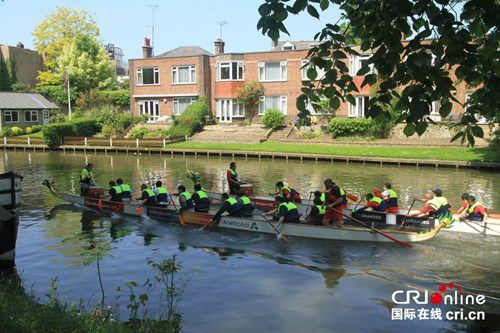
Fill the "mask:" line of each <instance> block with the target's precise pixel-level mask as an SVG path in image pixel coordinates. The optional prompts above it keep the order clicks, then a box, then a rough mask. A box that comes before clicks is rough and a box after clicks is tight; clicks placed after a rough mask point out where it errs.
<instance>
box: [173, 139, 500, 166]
mask: <svg viewBox="0 0 500 333" xmlns="http://www.w3.org/2000/svg"><path fill="white" fill-rule="evenodd" d="M169 147H171V148H183V149H212V150H240V151H252V152H255V151H258V152H276V153H299V154H323V155H337V156H359V157H385V158H404V159H432V160H446V161H467V162H500V152H498V151H495V150H493V149H491V148H487V147H478V148H467V147H384V146H351V145H349V146H334V145H319V144H298V143H282V142H264V143H241V142H237V143H233V142H178V143H173V144H170V145H169Z"/></svg>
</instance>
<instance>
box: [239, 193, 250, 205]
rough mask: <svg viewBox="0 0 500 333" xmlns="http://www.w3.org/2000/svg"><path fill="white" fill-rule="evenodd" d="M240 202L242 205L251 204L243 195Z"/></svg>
mask: <svg viewBox="0 0 500 333" xmlns="http://www.w3.org/2000/svg"><path fill="white" fill-rule="evenodd" d="M240 200H241V202H242V203H243V205H248V204H252V201H250V199H248V197H246V196H244V195H243V196H241V197H240Z"/></svg>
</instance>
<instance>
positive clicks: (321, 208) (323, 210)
mask: <svg viewBox="0 0 500 333" xmlns="http://www.w3.org/2000/svg"><path fill="white" fill-rule="evenodd" d="M316 208H318V214H319V215H325V213H326V207H325V206H323V205H316Z"/></svg>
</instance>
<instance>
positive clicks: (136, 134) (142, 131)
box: [128, 127, 148, 139]
mask: <svg viewBox="0 0 500 333" xmlns="http://www.w3.org/2000/svg"><path fill="white" fill-rule="evenodd" d="M146 134H148V129H147V128H146V127H136V128H133V129H132V130H131V131H130V132H129V135H128V136H129V137H131V138H134V139H141V138H143V137H145V136H146Z"/></svg>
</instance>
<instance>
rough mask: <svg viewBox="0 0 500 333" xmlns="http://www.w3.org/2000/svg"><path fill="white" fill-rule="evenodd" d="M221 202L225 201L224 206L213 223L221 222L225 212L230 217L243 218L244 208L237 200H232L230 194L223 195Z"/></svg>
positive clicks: (216, 214)
mask: <svg viewBox="0 0 500 333" xmlns="http://www.w3.org/2000/svg"><path fill="white" fill-rule="evenodd" d="M221 201H224V204H223V205H222V207H221V208H219V210H218V211H217V213H215V215H214V217H213V218H212V222H217V221H219V219H220V217H221V215H222V214H224V213H225V212H227V213H228V215H229V216H241V215H242V214H243V206H242V205H241V204H240V203H239V202H238V200H236V199H235V198H231V197H230V196H229V194H227V193H222V194H221Z"/></svg>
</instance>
